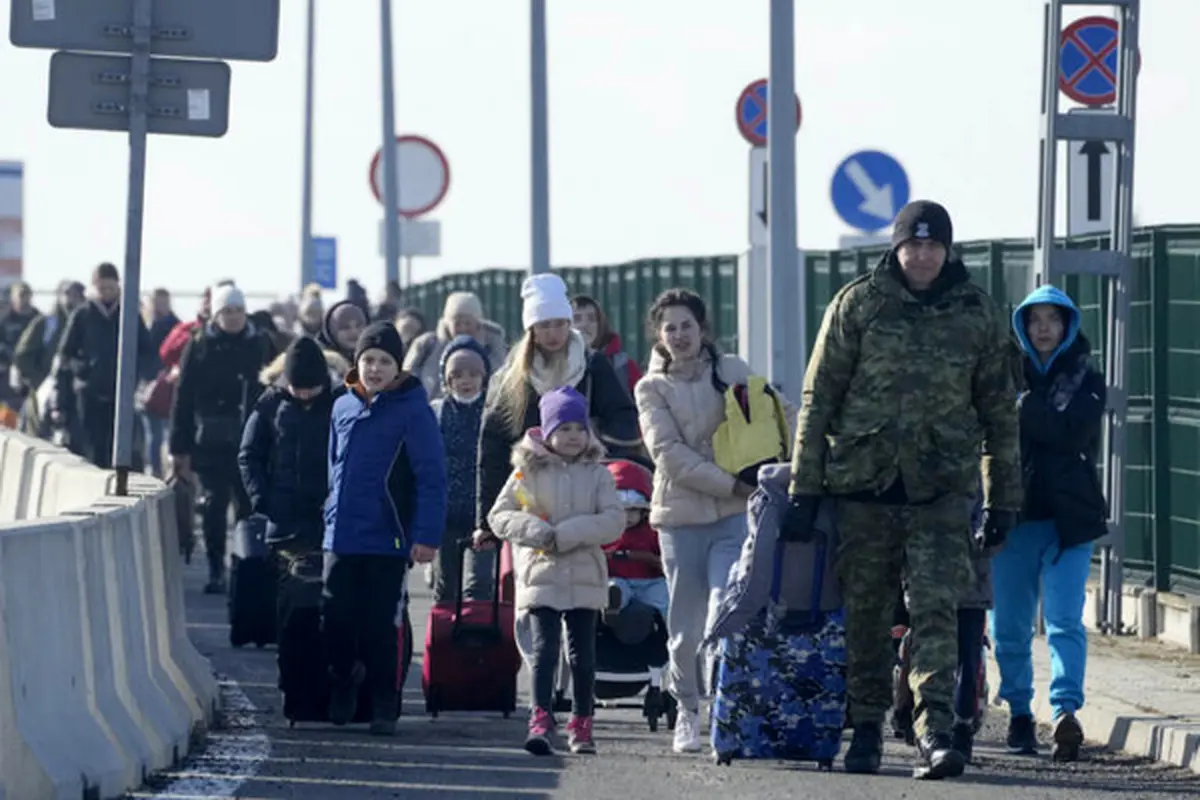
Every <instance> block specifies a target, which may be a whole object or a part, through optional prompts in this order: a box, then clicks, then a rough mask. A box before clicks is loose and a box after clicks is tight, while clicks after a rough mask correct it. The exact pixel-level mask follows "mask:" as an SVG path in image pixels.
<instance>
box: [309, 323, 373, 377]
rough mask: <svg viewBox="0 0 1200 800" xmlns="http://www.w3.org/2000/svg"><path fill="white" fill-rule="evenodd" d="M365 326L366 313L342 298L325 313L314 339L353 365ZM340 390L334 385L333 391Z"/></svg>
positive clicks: (323, 347) (325, 348)
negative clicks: (319, 329)
mask: <svg viewBox="0 0 1200 800" xmlns="http://www.w3.org/2000/svg"><path fill="white" fill-rule="evenodd" d="M366 327H367V315H366V314H365V313H363V310H362V309H361V308H359V307H358V306H357V305H355V304H354V303H351V302H350V301H349V300H342V301H341V302H338V303H334V304H333V305H331V306H330V307H329V311H327V312H326V313H325V321H324V322H323V323H322V325H321V331H320V333H318V334H317V336H316V340H317V343H318V344H320V345H321V347H322V349H324V350H333V351H334V352H336V353H337V354H338V355H340V356H341V357H342V358H344V359H346V361H347V362H348V363H349V364H350V365H351V367H353V366H354V348H355V346H356V345H357V343H358V337H359V336H361V335H362V332H363V330H364V329H366ZM340 392H341V389H340V387H335V389H334V393H335V394H340Z"/></svg>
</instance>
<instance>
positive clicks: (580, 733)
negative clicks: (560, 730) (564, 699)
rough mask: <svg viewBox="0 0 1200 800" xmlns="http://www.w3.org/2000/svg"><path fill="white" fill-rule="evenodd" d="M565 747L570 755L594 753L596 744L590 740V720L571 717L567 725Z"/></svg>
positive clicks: (589, 718)
mask: <svg viewBox="0 0 1200 800" xmlns="http://www.w3.org/2000/svg"><path fill="white" fill-rule="evenodd" d="M567 746H568V747H570V748H571V752H572V753H586V754H589V755H590V754H592V753H595V752H596V743H595V741H593V740H592V718H591V717H571V721H570V722H568V723H567Z"/></svg>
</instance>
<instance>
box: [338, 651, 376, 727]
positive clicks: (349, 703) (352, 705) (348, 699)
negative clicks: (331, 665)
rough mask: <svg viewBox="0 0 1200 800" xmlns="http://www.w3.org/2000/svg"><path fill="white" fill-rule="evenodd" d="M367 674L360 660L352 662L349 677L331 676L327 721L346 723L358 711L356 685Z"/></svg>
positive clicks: (358, 684)
mask: <svg viewBox="0 0 1200 800" xmlns="http://www.w3.org/2000/svg"><path fill="white" fill-rule="evenodd" d="M366 676H367V670H366V667H364V666H363V665H362V662H361V661H355V662H354V668H353V669H352V670H351V672H350V677H349V678H339V677H338V676H336V675H332V677H333V689H332V691H331V692H330V694H329V721H330V722H332V723H333V724H334V725H346V724H349V723H350V722H351V721H352V720H353V719H354V714H355V713H356V712H357V711H358V687H359V686H361V685H362V682H363V679H364V678H365V677H366Z"/></svg>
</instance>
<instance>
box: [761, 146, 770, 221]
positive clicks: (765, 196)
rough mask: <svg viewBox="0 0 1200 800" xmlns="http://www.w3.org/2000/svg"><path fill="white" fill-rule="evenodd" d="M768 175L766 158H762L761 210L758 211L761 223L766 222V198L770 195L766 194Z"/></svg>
mask: <svg viewBox="0 0 1200 800" xmlns="http://www.w3.org/2000/svg"><path fill="white" fill-rule="evenodd" d="M770 177H771V173H770V171H769V170H768V169H767V162H766V159H764V160H763V179H762V185H763V196H762V211H759V212H758V218H759V219H761V220H762V224H763V225H766V224H767V199H768V198H769V197H770V195H769V194H768V192H769V191H770V184H769V183H768V181H769V180H770Z"/></svg>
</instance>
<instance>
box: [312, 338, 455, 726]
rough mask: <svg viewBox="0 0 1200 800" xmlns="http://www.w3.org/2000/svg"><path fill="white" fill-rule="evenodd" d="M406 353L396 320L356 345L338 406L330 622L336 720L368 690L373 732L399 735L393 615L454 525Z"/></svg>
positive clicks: (325, 607) (332, 469)
mask: <svg viewBox="0 0 1200 800" xmlns="http://www.w3.org/2000/svg"><path fill="white" fill-rule="evenodd" d="M403 361H404V345H403V343H402V342H401V341H400V334H399V333H398V332H397V331H396V329H395V328H394V327H393V326H392V325H391V324H389V323H384V322H380V323H375V324H373V325H370V326H368V327H367V329H366V330H364V331H363V333H362V335H361V336H360V337H359V339H358V344H357V346H356V347H355V353H354V368H353V369H351V371H350V373H349V374H347V375H346V387H347V391H346V392H345V393H344V394H343V395H342V396H341V397H339V398H338V399H337V400H336V401H335V402H334V404H333V416H332V420H331V424H330V435H329V497H328V498H327V499H326V501H325V547H324V549H325V564H324V567H325V569H324V578H325V589H324V594H323V596H322V603H321V616H322V627H323V632H324V637H325V649H326V656H327V658H328V660H329V671H330V675H331V676H332V678H333V694H332V696H331V698H330V703H329V720H330V721H331V722H332V723H333V724H335V725H345V724H346V723H347V722H349V721H350V720H351V719H353V717H354V713H355V711H356V705H357V699H358V687H359V685H360V684H361V683H362V682H363V681H364V680H367V681H369V684H368V685H369V686H370V688H371V733H372V734H374V735H378V736H391V735H392V734H393V733H394V732H395V730H396V708H397V706H396V699H397V689H398V687H397V686H396V682H397V681H396V676H397V670H398V663H397V662H398V658H399V654H398V647H397V638H398V632H397V628H396V618H397V617H398V616H399V606H400V603H401V599H402V597H403V592H404V580H405V576H406V574H407V571H408V565H409V560H410V559H411V560H412V561H415V562H417V563H420V564H425V563H428V562H430V561H432V560H433V558H434V556H435V555H436V553H437V548H438V545H439V544H441V540H442V529H443V528H444V527H445V524H446V461H445V457H444V454H443V452H442V440H441V433H440V431H439V430H438V424H437V419H436V418H435V417H434V415H433V410H432V409H431V408H430V407H429V398H428V395H426V393H425V389H424V387H423V386H422V385H421V381H420V380H418V379H417V378H415V377H413V376H412V375H409V374H407V373H405V372H403V371H401V369H400V365H401V364H402V363H403Z"/></svg>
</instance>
